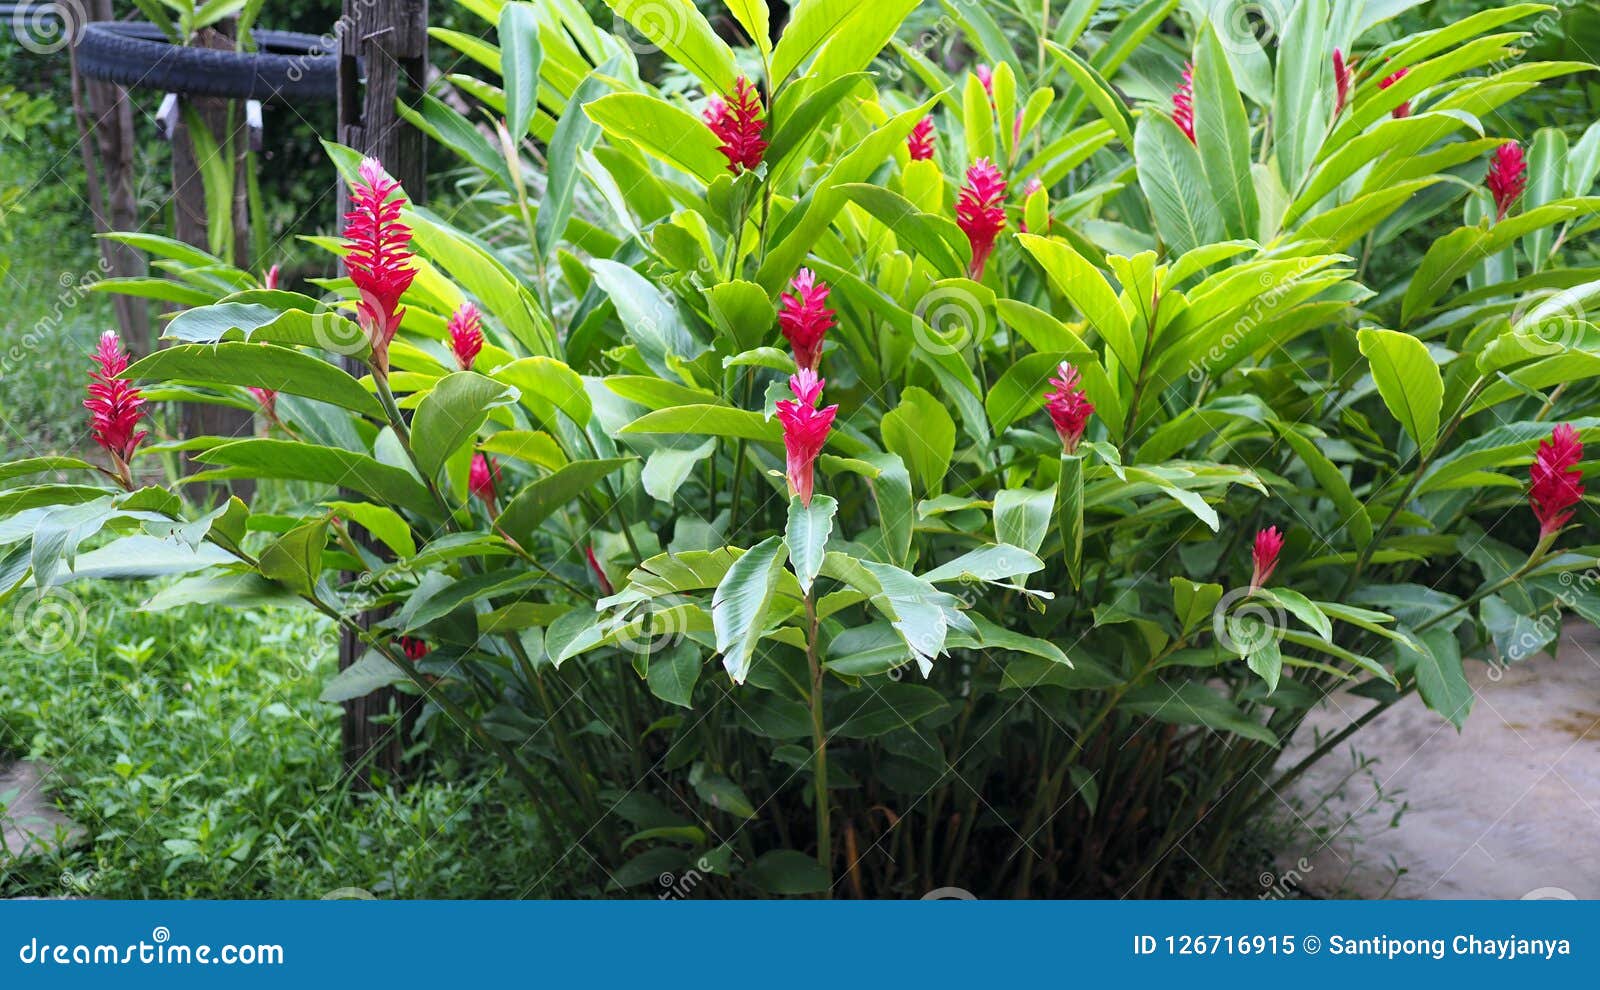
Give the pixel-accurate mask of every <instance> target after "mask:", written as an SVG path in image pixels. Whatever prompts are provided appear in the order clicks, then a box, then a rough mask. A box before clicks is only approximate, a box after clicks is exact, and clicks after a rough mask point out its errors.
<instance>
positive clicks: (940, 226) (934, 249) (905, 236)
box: [839, 182, 970, 278]
mask: <svg viewBox="0 0 1600 990" xmlns="http://www.w3.org/2000/svg"><path fill="white" fill-rule="evenodd" d="M839 189H840V191H842V192H843V193H844V194H845V195H847V196H849V197H850V198H851V199H852V200H853V201H855V203H856V205H858V206H860V207H861V208H862V209H864V210H866V211H867V212H868V213H870V214H872V216H873V217H874V218H875V219H876V220H877V221H878V222H879V223H881V224H883V225H884V226H885V227H888V228H889V229H890V230H891V231H893V232H894V235H895V237H896V239H898V240H899V241H900V243H901V244H902V245H903V247H909V248H911V249H913V250H914V251H915V252H916V253H917V255H919V256H921V257H922V258H924V259H926V260H927V261H928V262H929V263H930V264H932V265H933V267H934V270H935V271H937V272H938V273H940V274H942V275H946V276H950V277H952V278H954V277H956V276H959V275H961V274H962V273H963V272H965V271H966V270H967V262H966V257H965V256H966V255H967V254H969V253H970V249H969V248H967V240H966V236H965V235H964V234H962V233H961V228H960V227H957V226H956V225H955V223H954V222H953V221H951V220H949V219H947V218H945V217H941V216H935V215H933V214H931V213H924V212H922V211H921V210H919V209H917V208H916V206H914V205H912V203H911V201H910V200H908V199H906V198H905V197H904V196H901V195H900V194H899V193H897V192H894V191H892V190H889V189H885V188H883V187H882V186H874V185H868V184H866V183H859V182H854V183H846V184H844V185H841V186H840V187H839ZM955 245H960V248H961V249H966V250H963V252H962V256H960V257H958V256H957V254H956V250H958V248H957V247H955Z"/></svg>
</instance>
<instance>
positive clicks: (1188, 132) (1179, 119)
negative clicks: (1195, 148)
mask: <svg viewBox="0 0 1600 990" xmlns="http://www.w3.org/2000/svg"><path fill="white" fill-rule="evenodd" d="M1172 122H1173V123H1174V124H1177V125H1178V129H1179V130H1181V131H1183V133H1184V136H1185V137H1187V138H1188V139H1189V143H1190V144H1194V65H1193V64H1192V63H1185V64H1184V66H1183V81H1182V82H1180V83H1179V84H1178V88H1177V89H1175V90H1173V91H1172Z"/></svg>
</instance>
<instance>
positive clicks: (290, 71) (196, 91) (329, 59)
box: [78, 21, 339, 100]
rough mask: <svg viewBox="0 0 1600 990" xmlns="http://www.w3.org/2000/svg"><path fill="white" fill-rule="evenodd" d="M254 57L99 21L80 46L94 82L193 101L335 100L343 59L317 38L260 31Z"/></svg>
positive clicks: (146, 27)
mask: <svg viewBox="0 0 1600 990" xmlns="http://www.w3.org/2000/svg"><path fill="white" fill-rule="evenodd" d="M255 40H256V45H257V48H258V49H259V50H258V51H256V52H231V51H218V50H215V49H210V48H186V47H182V46H179V45H174V44H172V43H171V42H169V41H168V40H167V39H166V38H165V37H164V36H163V35H162V34H161V31H160V29H158V28H157V27H156V26H155V25H153V24H143V23H139V22H124V21H95V22H94V23H92V24H86V25H84V28H83V35H82V37H81V38H80V39H79V41H78V70H79V71H80V72H82V73H83V74H84V75H86V76H88V77H90V78H91V79H105V80H108V81H110V82H114V83H119V84H121V85H123V86H130V87H137V88H141V89H154V90H159V91H161V92H163V93H182V94H184V95H187V96H217V97H226V98H228V99H235V100H272V99H282V100H332V99H334V98H335V97H336V96H337V95H338V92H339V56H338V53H337V52H327V51H324V49H323V48H322V40H321V39H319V38H317V37H316V36H315V35H310V34H296V33H294V32H291V31H256V32H255Z"/></svg>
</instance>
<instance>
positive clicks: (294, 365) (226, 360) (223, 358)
mask: <svg viewBox="0 0 1600 990" xmlns="http://www.w3.org/2000/svg"><path fill="white" fill-rule="evenodd" d="M275 315H277V314H275ZM125 377H127V378H129V379H130V380H153V381H161V382H169V383H171V382H181V383H188V384H195V385H239V386H246V387H252V388H270V389H272V390H273V391H274V392H284V393H286V394H289V395H302V396H305V397H306V398H308V399H318V400H320V401H322V402H329V403H332V404H333V405H336V406H338V407H340V408H341V409H349V410H350V411H351V412H355V413H359V414H360V415H363V416H369V417H371V418H373V419H381V418H382V416H383V408H382V407H381V406H379V405H378V400H377V399H375V398H373V397H372V393H370V392H368V391H367V390H366V389H365V388H363V387H362V385H361V383H360V382H358V381H356V380H355V379H354V378H352V377H351V376H350V375H349V374H348V373H346V372H345V371H344V369H342V368H340V367H338V366H336V365H334V364H331V363H329V362H327V361H324V360H322V359H320V358H316V357H313V356H311V355H310V354H306V353H303V352H301V351H297V350H294V349H293V348H290V347H279V346H277V345H275V344H267V343H260V342H251V343H242V342H228V343H219V344H178V345H175V346H173V347H164V348H162V349H161V350H158V351H155V352H154V353H152V354H150V355H148V356H146V357H143V358H140V359H139V360H138V361H135V362H134V363H133V364H132V365H131V366H130V367H129V368H128V370H127V372H126V373H125Z"/></svg>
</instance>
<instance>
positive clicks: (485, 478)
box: [467, 454, 500, 510]
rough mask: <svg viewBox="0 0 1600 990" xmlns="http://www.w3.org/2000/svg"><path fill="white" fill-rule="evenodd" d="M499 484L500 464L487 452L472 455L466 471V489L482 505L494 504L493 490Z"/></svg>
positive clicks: (491, 505)
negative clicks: (470, 465)
mask: <svg viewBox="0 0 1600 990" xmlns="http://www.w3.org/2000/svg"><path fill="white" fill-rule="evenodd" d="M499 486H500V465H499V464H496V463H495V462H494V459H493V458H492V457H489V456H488V455H487V454H474V455H472V467H471V468H470V469H469V470H468V471H467V491H469V492H471V493H472V494H473V495H474V496H476V497H477V498H478V499H479V500H480V501H482V502H483V504H484V505H487V506H490V507H491V510H492V508H493V506H494V499H495V490H496V489H497V488H498V487H499Z"/></svg>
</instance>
